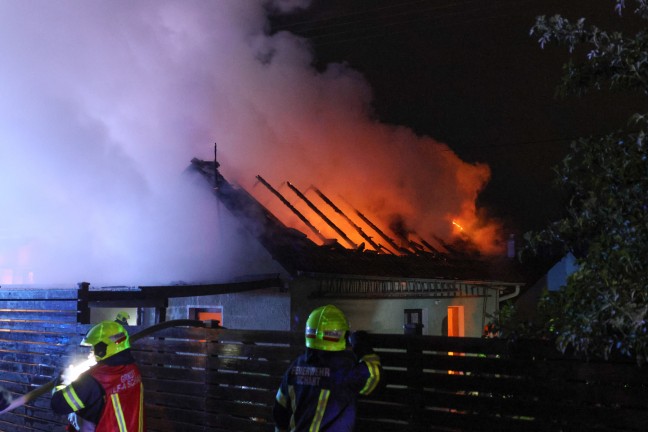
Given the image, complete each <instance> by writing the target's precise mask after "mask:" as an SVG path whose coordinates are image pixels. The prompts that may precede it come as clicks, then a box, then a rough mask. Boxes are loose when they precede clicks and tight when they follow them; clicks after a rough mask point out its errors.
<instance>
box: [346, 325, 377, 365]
mask: <svg viewBox="0 0 648 432" xmlns="http://www.w3.org/2000/svg"><path fill="white" fill-rule="evenodd" d="M349 343H350V344H351V349H352V350H353V353H354V354H355V355H356V357H358V359H361V358H362V357H364V356H365V355H367V354H371V353H373V349H372V348H371V345H370V344H369V333H367V332H366V331H364V330H358V331H355V332H352V333H351V334H350V335H349Z"/></svg>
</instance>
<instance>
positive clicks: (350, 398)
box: [273, 305, 381, 432]
mask: <svg viewBox="0 0 648 432" xmlns="http://www.w3.org/2000/svg"><path fill="white" fill-rule="evenodd" d="M305 336H306V352H305V353H304V354H302V355H301V356H299V357H298V358H297V359H296V360H295V361H294V362H293V363H292V364H291V365H290V367H289V368H288V370H287V371H286V373H285V374H284V376H283V379H282V381H281V385H280V387H279V390H278V392H277V396H276V401H275V404H274V410H273V415H274V420H275V424H276V429H275V430H276V431H280V432H284V431H291V432H293V431H333V432H345V431H352V430H353V427H354V424H355V417H356V399H357V398H358V396H359V395H368V394H370V393H371V392H372V391H374V390H375V389H376V387H377V386H378V383H379V381H380V374H381V366H380V358H379V357H378V355H377V354H375V353H374V352H373V349H372V348H371V347H370V346H369V344H368V342H367V333H366V332H355V333H350V331H349V323H348V321H347V319H346V317H345V316H344V313H343V312H342V311H341V310H340V309H338V308H337V307H335V306H333V305H327V306H322V307H319V308H317V309H315V310H314V311H313V312H312V313H311V314H310V316H309V317H308V321H307V322H306V335H305ZM347 341H348V342H349V345H350V346H351V347H350V348H351V349H350V350H349V349H347Z"/></svg>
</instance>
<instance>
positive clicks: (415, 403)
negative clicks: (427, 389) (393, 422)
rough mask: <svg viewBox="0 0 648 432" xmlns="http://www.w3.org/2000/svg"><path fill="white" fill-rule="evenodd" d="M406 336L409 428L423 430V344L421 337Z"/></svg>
mask: <svg viewBox="0 0 648 432" xmlns="http://www.w3.org/2000/svg"><path fill="white" fill-rule="evenodd" d="M405 337H406V338H407V345H406V346H407V388H408V389H409V396H408V403H409V410H410V415H409V421H410V424H409V426H410V427H409V430H423V426H424V419H423V416H422V412H423V410H424V408H425V402H424V397H423V345H422V340H421V337H418V336H405Z"/></svg>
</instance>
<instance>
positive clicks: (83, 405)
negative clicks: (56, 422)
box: [51, 321, 145, 432]
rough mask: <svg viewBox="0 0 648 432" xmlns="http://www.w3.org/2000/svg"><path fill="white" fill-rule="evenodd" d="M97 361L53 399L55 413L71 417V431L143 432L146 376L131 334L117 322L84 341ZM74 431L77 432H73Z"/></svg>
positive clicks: (102, 326)
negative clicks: (141, 372)
mask: <svg viewBox="0 0 648 432" xmlns="http://www.w3.org/2000/svg"><path fill="white" fill-rule="evenodd" d="M81 345H82V346H88V347H92V353H91V356H92V355H93V356H94V359H95V360H96V361H97V363H96V364H95V365H93V366H92V367H90V369H89V370H87V371H85V372H83V373H82V374H81V375H79V377H78V378H76V379H75V380H74V381H72V383H70V384H69V385H67V386H66V385H59V386H57V387H56V388H55V389H54V393H53V395H52V400H51V407H52V410H53V411H54V412H55V413H57V414H61V415H68V419H69V420H70V425H71V427H68V430H78V431H82V432H85V431H96V432H116V431H119V432H143V431H144V430H145V428H144V390H143V386H142V376H141V374H140V371H139V368H138V367H137V365H136V364H135V359H134V358H133V356H132V354H131V350H130V341H129V336H128V332H127V331H126V329H124V327H123V326H122V325H121V324H119V323H117V322H115V321H102V322H101V323H99V324H97V325H95V326H94V327H92V328H91V329H90V331H89V332H88V334H87V335H86V336H85V338H84V339H83V340H82V341H81ZM72 428H73V429H72Z"/></svg>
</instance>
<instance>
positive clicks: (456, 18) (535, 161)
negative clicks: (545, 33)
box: [273, 0, 638, 234]
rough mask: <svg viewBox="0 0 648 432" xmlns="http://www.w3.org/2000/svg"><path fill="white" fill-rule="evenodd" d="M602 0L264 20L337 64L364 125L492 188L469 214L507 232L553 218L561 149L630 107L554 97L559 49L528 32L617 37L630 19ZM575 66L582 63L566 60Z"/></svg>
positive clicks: (618, 101)
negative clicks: (446, 154)
mask: <svg viewBox="0 0 648 432" xmlns="http://www.w3.org/2000/svg"><path fill="white" fill-rule="evenodd" d="M614 4H615V3H614V1H612V0H609V1H602V0H600V1H591V0H590V1H582V0H577V1H569V2H565V1H552V0H515V1H509V0H502V1H497V2H483V1H471V0H467V1H461V2H455V1H448V0H445V1H412V0H355V1H348V0H314V2H313V4H312V6H311V8H309V9H308V10H306V11H303V12H301V13H298V14H294V15H290V16H281V17H275V18H274V20H273V30H274V31H278V30H288V31H291V32H294V33H297V34H300V35H302V36H304V37H305V38H307V39H308V40H309V41H310V42H311V44H312V47H313V50H314V53H315V58H316V66H318V67H320V68H321V67H324V65H326V64H328V63H331V62H343V63H347V64H348V65H349V66H351V67H352V68H354V69H356V70H358V71H360V72H361V73H362V74H363V75H364V76H365V77H366V79H367V80H368V82H369V83H370V85H371V86H372V88H373V91H374V104H373V109H374V115H375V116H376V118H377V119H378V120H380V121H382V122H386V123H392V124H398V125H404V126H407V127H409V128H411V129H412V130H414V131H415V132H416V133H417V134H419V135H427V136H431V137H433V138H434V139H436V140H438V141H441V142H444V143H446V144H447V145H448V146H449V147H450V148H451V149H453V150H454V151H455V152H457V154H458V155H459V156H460V157H461V158H462V159H463V160H465V161H467V162H486V163H488V164H489V166H490V167H491V170H492V179H491V181H490V183H489V184H488V185H487V187H486V188H485V190H484V191H483V192H482V193H481V194H480V197H479V201H478V202H479V204H480V205H481V206H483V207H484V208H486V209H487V210H488V212H489V214H490V215H492V216H494V217H496V218H498V219H500V220H502V222H503V223H504V226H505V227H506V228H507V229H508V230H509V232H512V233H518V234H520V233H522V232H525V231H527V230H529V229H538V228H541V227H543V226H545V225H546V223H547V222H548V221H550V220H551V219H552V218H555V217H556V216H557V215H558V214H559V211H560V208H561V207H562V203H563V200H562V198H561V196H560V193H559V191H558V189H557V188H556V187H555V186H554V185H553V180H554V178H555V175H554V172H553V170H552V167H553V166H555V165H556V164H557V163H558V162H559V161H560V160H561V159H562V157H563V156H564V155H565V152H566V151H568V149H569V143H570V141H571V140H573V139H575V138H578V137H580V136H589V135H599V134H603V133H606V132H608V131H611V130H614V129H616V128H618V127H622V126H623V125H624V124H625V122H626V120H627V119H628V114H629V113H631V112H634V111H633V109H635V107H637V106H638V105H637V102H636V101H633V100H632V98H631V97H627V96H624V97H622V98H620V96H619V95H615V96H613V97H611V95H609V94H606V93H592V94H590V95H588V96H587V97H586V98H583V99H577V98H575V97H570V98H568V99H562V98H557V97H555V88H556V86H557V85H558V83H559V81H560V76H561V68H562V64H563V63H565V61H567V60H568V59H569V55H568V53H567V51H566V49H564V48H562V47H556V46H549V47H546V48H545V49H540V47H539V45H538V43H537V41H536V39H537V38H535V37H531V36H530V35H529V30H530V28H531V26H532V25H533V23H534V22H535V17H536V16H538V15H554V14H556V13H560V14H562V15H563V16H565V17H568V18H573V19H576V18H579V17H581V16H584V17H586V18H587V22H589V23H590V24H595V25H598V26H599V27H602V28H609V27H610V26H614V28H618V29H621V30H624V29H625V28H626V27H628V25H629V24H631V23H632V22H634V23H636V21H637V19H636V18H635V17H634V16H632V14H631V13H629V11H626V13H625V15H624V17H623V18H619V17H618V16H616V15H615V14H614ZM573 58H574V60H575V61H580V60H581V59H582V58H583V53H581V52H577V53H575V54H574V57H573Z"/></svg>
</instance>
